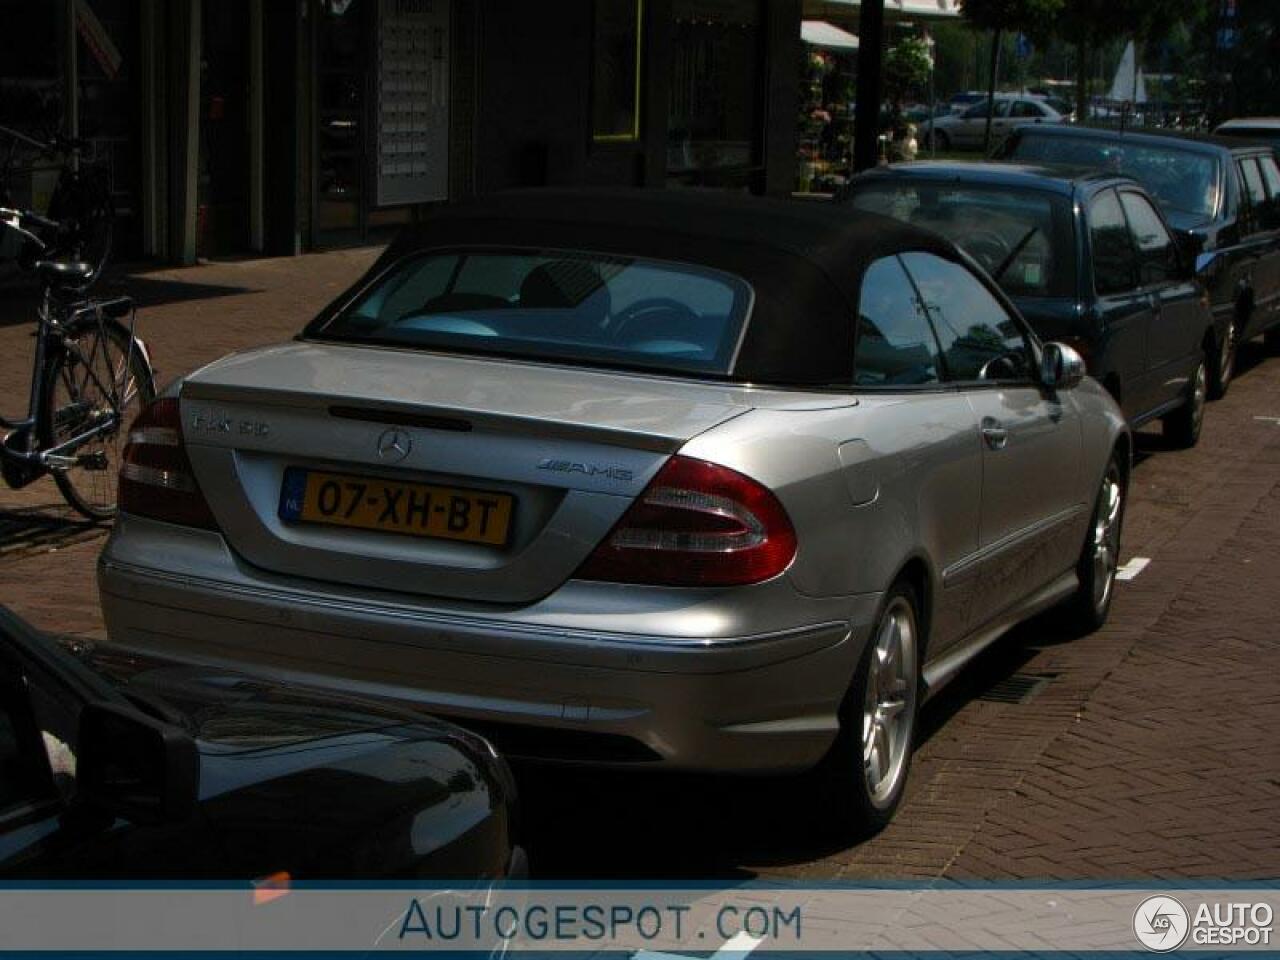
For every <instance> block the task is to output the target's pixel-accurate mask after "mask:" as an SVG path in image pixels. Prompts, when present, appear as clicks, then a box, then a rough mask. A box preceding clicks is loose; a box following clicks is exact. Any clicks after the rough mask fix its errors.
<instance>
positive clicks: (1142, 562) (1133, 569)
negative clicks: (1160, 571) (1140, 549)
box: [1116, 557, 1151, 580]
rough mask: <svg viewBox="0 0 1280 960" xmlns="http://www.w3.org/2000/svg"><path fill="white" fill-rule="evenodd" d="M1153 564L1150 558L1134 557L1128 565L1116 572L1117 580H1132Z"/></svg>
mask: <svg viewBox="0 0 1280 960" xmlns="http://www.w3.org/2000/svg"><path fill="white" fill-rule="evenodd" d="M1149 563H1151V559H1150V558H1149V557H1134V558H1133V559H1132V560H1130V561H1129V562H1128V563H1126V564H1124V565H1123V566H1121V567H1120V568H1119V569H1118V570H1116V579H1117V580H1132V579H1133V578H1134V577H1136V576H1137V575H1138V574H1140V573H1141V572H1142V571H1143V570H1145V569H1147V565H1148V564H1149Z"/></svg>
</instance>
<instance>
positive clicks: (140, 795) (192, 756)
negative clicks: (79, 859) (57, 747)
mask: <svg viewBox="0 0 1280 960" xmlns="http://www.w3.org/2000/svg"><path fill="white" fill-rule="evenodd" d="M199 764H200V762H199V757H198V756H197V754H196V745H195V742H194V741H193V740H192V739H191V737H189V736H188V735H187V734H186V732H185V731H183V730H181V729H180V728H178V727H176V726H174V725H173V724H171V723H166V722H164V721H163V720H159V719H156V718H155V717H151V716H148V715H147V714H145V713H143V712H142V711H140V710H137V709H135V708H133V707H130V706H127V705H125V704H116V703H105V702H98V703H89V704H87V705H85V707H84V708H83V709H82V710H81V712H80V731H79V741H78V744H77V757H76V787H77V794H76V798H77V801H78V802H81V803H84V804H85V805H86V806H89V807H92V808H94V809H96V810H99V811H101V812H104V813H109V814H112V815H114V816H117V817H121V818H123V819H125V820H128V821H130V822H131V823H140V824H155V823H166V822H168V823H172V822H178V821H181V820H184V819H186V818H187V817H188V816H189V815H190V813H191V811H192V809H193V808H194V806H195V801H196V791H197V788H198V785H199V779H200V773H199V771H200V765H199Z"/></svg>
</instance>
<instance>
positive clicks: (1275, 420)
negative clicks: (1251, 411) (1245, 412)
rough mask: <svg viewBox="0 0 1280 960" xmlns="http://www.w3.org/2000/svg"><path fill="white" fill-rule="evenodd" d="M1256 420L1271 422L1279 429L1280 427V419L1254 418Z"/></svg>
mask: <svg viewBox="0 0 1280 960" xmlns="http://www.w3.org/2000/svg"><path fill="white" fill-rule="evenodd" d="M1253 419H1255V420H1269V421H1271V422H1272V423H1274V424H1275V425H1276V426H1277V427H1280V417H1254V418H1253Z"/></svg>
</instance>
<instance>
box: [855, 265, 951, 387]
mask: <svg viewBox="0 0 1280 960" xmlns="http://www.w3.org/2000/svg"><path fill="white" fill-rule="evenodd" d="M939 366H940V365H939V363H938V343H937V341H936V340H935V339H934V336H933V333H932V331H931V330H930V329H929V323H928V321H927V320H925V318H924V315H923V314H922V313H921V312H920V307H919V302H918V301H917V299H916V291H915V288H914V287H913V286H912V285H911V281H910V279H909V278H908V277H907V274H906V271H904V270H903V268H902V264H901V262H900V261H899V260H898V258H897V257H885V258H883V259H881V260H877V261H876V262H875V263H873V264H871V266H869V267H868V268H867V271H866V273H864V274H863V275H862V289H861V290H860V291H859V295H858V341H857V346H856V347H855V354H854V365H853V369H854V372H853V379H854V383H855V384H857V385H858V386H862V387H885V386H920V385H922V384H929V383H937V382H938V380H939Z"/></svg>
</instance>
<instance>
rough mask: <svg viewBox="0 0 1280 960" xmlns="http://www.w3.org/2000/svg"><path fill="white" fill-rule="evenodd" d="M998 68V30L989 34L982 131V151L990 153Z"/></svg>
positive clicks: (985, 154)
mask: <svg viewBox="0 0 1280 960" xmlns="http://www.w3.org/2000/svg"><path fill="white" fill-rule="evenodd" d="M999 69H1000V30H999V28H997V29H996V30H994V31H992V34H991V73H990V76H988V78H987V125H986V128H985V129H984V130H983V132H982V153H983V155H984V156H990V155H991V120H992V118H994V117H995V113H996V73H997V72H998V71H999Z"/></svg>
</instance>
